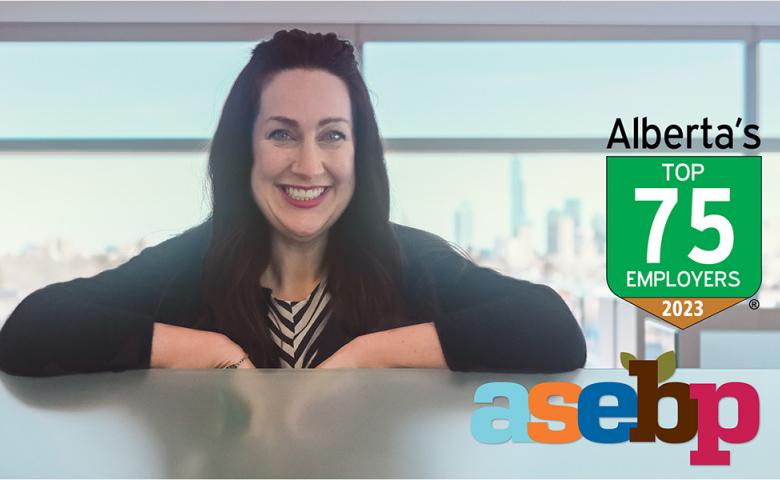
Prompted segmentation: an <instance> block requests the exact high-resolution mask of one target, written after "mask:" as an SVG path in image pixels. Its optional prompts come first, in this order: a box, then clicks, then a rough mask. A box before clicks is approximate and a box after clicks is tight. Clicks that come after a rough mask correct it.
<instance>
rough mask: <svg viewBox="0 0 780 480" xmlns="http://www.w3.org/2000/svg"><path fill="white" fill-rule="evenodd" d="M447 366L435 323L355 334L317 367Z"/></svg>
mask: <svg viewBox="0 0 780 480" xmlns="http://www.w3.org/2000/svg"><path fill="white" fill-rule="evenodd" d="M394 367H412V368H447V362H446V361H445V359H444V353H443V352H442V349H441V343H440V342H439V336H438V334H437V333H436V328H435V327H434V325H433V323H421V324H417V325H409V326H406V327H400V328H393V329H390V330H383V331H381V332H375V333H369V334H367V335H361V336H359V337H355V338H354V339H353V340H352V341H350V342H349V343H347V344H346V345H344V346H343V347H341V348H340V349H339V350H338V351H337V352H336V353H334V354H333V355H331V356H330V357H329V358H328V359H326V360H325V361H324V362H322V363H320V364H319V365H318V366H317V368H394Z"/></svg>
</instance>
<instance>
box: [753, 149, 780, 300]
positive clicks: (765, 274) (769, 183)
mask: <svg viewBox="0 0 780 480" xmlns="http://www.w3.org/2000/svg"><path fill="white" fill-rule="evenodd" d="M762 167H763V169H762V172H761V173H762V175H761V177H762V180H763V186H762V191H763V197H764V199H763V226H762V233H763V236H764V242H763V247H762V248H763V252H762V257H763V263H764V265H763V269H762V272H761V274H762V275H761V290H760V291H759V293H758V299H759V301H760V302H761V306H762V307H766V308H770V307H777V308H780V210H778V208H777V206H778V205H780V189H778V188H777V179H778V178H780V153H776V152H775V153H767V154H764V156H763V162H762Z"/></svg>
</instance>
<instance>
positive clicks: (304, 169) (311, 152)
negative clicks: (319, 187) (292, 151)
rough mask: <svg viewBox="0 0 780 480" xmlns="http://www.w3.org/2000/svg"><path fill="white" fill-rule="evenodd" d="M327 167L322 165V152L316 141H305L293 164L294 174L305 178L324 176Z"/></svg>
mask: <svg viewBox="0 0 780 480" xmlns="http://www.w3.org/2000/svg"><path fill="white" fill-rule="evenodd" d="M324 171H325V167H324V165H323V164H322V158H321V152H320V151H319V149H318V148H317V144H316V142H315V141H304V142H303V143H302V145H301V148H300V149H299V151H298V155H297V158H296V159H295V161H294V162H293V164H292V173H295V174H297V175H301V176H304V177H315V176H317V175H320V174H322V173H323V172H324Z"/></svg>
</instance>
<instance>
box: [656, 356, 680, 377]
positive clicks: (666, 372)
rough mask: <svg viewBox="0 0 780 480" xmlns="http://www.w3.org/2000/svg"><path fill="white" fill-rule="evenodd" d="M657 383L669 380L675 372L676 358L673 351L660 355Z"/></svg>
mask: <svg viewBox="0 0 780 480" xmlns="http://www.w3.org/2000/svg"><path fill="white" fill-rule="evenodd" d="M657 360H658V383H661V382H663V381H665V380H668V379H669V378H671V376H672V375H674V371H675V370H677V357H676V356H675V354H674V350H672V351H669V352H666V353H664V354H661V356H660V357H658V359H657Z"/></svg>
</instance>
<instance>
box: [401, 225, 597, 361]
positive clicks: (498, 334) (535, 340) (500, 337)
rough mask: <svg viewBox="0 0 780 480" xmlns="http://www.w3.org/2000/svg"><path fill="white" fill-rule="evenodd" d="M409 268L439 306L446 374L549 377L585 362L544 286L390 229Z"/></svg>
mask: <svg viewBox="0 0 780 480" xmlns="http://www.w3.org/2000/svg"><path fill="white" fill-rule="evenodd" d="M398 234H399V240H401V241H402V244H406V245H413V248H406V249H405V250H406V251H407V252H406V255H407V257H408V258H409V259H410V265H415V266H414V267H412V268H411V271H410V272H409V273H408V275H412V276H427V277H428V281H429V283H430V284H431V285H432V286H433V288H434V292H435V295H436V297H437V300H438V302H437V303H438V305H439V306H440V312H439V313H438V315H436V316H435V317H434V319H433V320H434V322H433V323H434V325H435V327H436V330H437V333H438V336H439V341H440V343H441V347H442V351H443V353H444V357H445V359H446V361H447V365H448V366H449V367H450V369H452V370H475V371H479V370H481V371H513V372H528V373H552V372H562V371H569V370H574V369H577V368H581V367H583V366H584V365H585V359H586V349H585V339H584V337H583V334H582V330H581V329H580V326H579V324H578V323H577V321H576V319H575V318H574V316H573V315H572V313H571V310H570V309H569V308H568V306H567V305H566V303H565V302H564V301H563V299H561V297H560V296H559V295H558V294H557V293H556V292H555V291H554V290H553V289H551V288H549V287H547V286H545V285H539V284H534V283H531V282H528V281H524V280H518V279H515V278H512V277H508V276H505V275H502V274H500V273H498V272H496V271H494V270H491V269H489V268H485V267H479V266H477V265H475V264H474V263H473V262H471V261H469V260H467V259H466V258H464V257H463V256H462V255H460V254H459V253H457V252H456V251H455V250H453V248H452V247H450V245H448V244H447V243H446V242H445V241H444V240H442V239H441V238H439V237H437V236H435V235H432V234H429V233H426V232H422V231H420V230H414V229H408V228H403V227H402V229H401V230H399V231H398Z"/></svg>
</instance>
